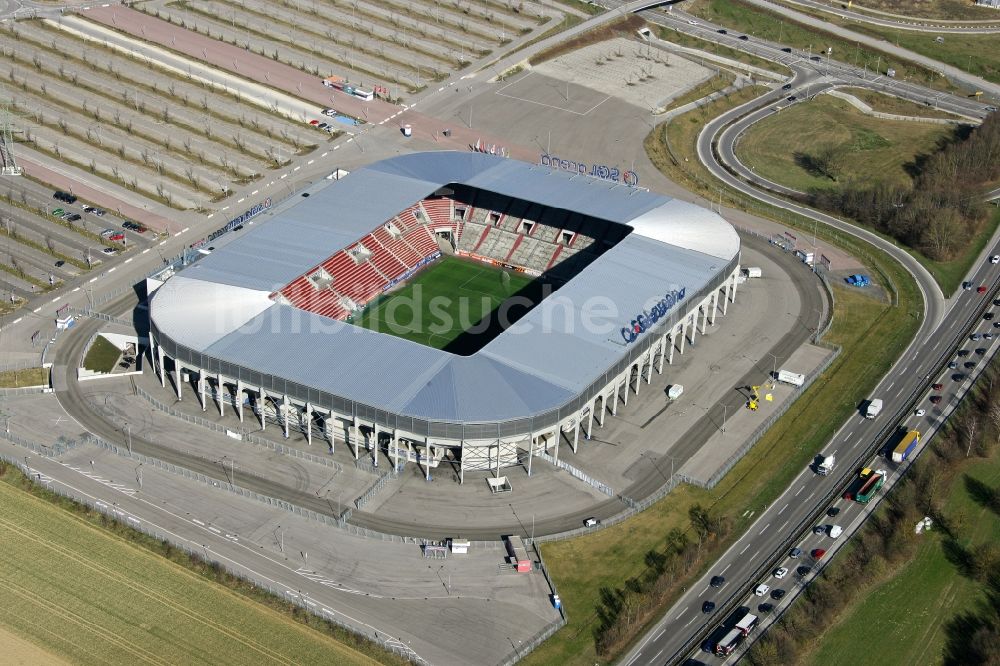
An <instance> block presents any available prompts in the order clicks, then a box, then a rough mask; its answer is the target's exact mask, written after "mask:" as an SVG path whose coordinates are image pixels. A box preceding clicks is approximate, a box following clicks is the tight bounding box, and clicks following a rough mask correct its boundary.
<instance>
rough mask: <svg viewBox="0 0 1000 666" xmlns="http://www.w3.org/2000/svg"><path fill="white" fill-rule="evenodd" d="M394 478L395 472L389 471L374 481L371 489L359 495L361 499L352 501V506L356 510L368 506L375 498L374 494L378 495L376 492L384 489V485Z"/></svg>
mask: <svg viewBox="0 0 1000 666" xmlns="http://www.w3.org/2000/svg"><path fill="white" fill-rule="evenodd" d="M395 478H396V473H395V471H393V470H389V471H388V472H386V473H385V474H383V475H382V476H380V477H378V478H377V479H375V483H373V484H372V485H371V487H370V488H369V489H368V490H366V491H365V492H364V494H362V495H361V497H359V498H358V499H356V500H354V506H356V507H357V508H358V509H363V508H364V506H365V505H366V504H368V502H371V501H372V498H373V497H375V495H376V494H378V491H380V490H382V489H383V488H385V484H387V483H389V481H390V480H392V479H395Z"/></svg>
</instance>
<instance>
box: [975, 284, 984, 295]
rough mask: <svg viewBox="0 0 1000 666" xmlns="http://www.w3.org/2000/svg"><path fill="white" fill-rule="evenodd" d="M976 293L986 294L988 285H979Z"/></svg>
mask: <svg viewBox="0 0 1000 666" xmlns="http://www.w3.org/2000/svg"><path fill="white" fill-rule="evenodd" d="M976 293H977V294H985V293H986V285H979V287H978V288H977V289H976Z"/></svg>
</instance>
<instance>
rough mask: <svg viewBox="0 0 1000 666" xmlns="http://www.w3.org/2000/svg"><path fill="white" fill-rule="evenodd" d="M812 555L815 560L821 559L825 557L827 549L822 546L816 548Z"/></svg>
mask: <svg viewBox="0 0 1000 666" xmlns="http://www.w3.org/2000/svg"><path fill="white" fill-rule="evenodd" d="M810 555H812V556H813V559H814V560H821V559H823V556H824V555H826V550H824V549H822V548H814V549H813V551H812V552H811V553H810Z"/></svg>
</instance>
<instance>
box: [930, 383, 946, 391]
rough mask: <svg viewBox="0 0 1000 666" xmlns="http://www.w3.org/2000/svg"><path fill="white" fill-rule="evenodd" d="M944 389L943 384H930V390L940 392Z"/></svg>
mask: <svg viewBox="0 0 1000 666" xmlns="http://www.w3.org/2000/svg"><path fill="white" fill-rule="evenodd" d="M943 388H944V384H931V389H933V390H935V391H940V390H941V389H943Z"/></svg>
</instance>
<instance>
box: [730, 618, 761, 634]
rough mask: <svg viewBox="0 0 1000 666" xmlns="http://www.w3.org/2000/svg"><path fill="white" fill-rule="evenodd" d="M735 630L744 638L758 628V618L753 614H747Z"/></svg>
mask: <svg viewBox="0 0 1000 666" xmlns="http://www.w3.org/2000/svg"><path fill="white" fill-rule="evenodd" d="M733 628H734V629H739V630H740V631H741V632H742V633H743V635H744V636H746V635H748V634H749V633H750V632H751V631H753V630H754V629H756V628H757V616H756V615H754V614H752V613H747V614H746V615H744V616H743V619H741V620H740V621H739V622H737V623H736V626H735V627H733Z"/></svg>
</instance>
